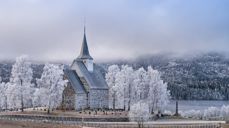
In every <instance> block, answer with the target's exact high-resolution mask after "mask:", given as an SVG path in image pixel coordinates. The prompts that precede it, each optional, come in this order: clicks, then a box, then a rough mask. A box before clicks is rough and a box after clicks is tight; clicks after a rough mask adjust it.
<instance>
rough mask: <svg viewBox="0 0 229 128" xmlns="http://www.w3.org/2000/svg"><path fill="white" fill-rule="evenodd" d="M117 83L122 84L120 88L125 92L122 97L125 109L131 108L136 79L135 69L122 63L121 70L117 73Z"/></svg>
mask: <svg viewBox="0 0 229 128" xmlns="http://www.w3.org/2000/svg"><path fill="white" fill-rule="evenodd" d="M116 77H117V79H116V81H117V84H118V85H119V86H120V89H122V90H120V91H121V92H122V93H123V96H122V97H121V98H120V97H119V98H120V99H122V102H123V106H124V108H123V109H124V110H130V103H131V90H132V84H133V80H134V70H133V68H132V67H130V66H128V65H122V66H121V70H120V72H119V73H117V75H116Z"/></svg>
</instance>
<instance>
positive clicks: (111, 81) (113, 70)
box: [105, 65, 120, 109]
mask: <svg viewBox="0 0 229 128" xmlns="http://www.w3.org/2000/svg"><path fill="white" fill-rule="evenodd" d="M119 71H120V69H119V67H118V66H117V65H112V66H110V67H109V68H108V73H107V74H106V76H105V77H106V81H107V85H108V87H109V108H113V109H116V108H117V107H116V106H117V105H116V104H115V103H116V100H117V99H118V98H117V95H116V92H117V91H118V87H117V84H116V74H117V73H118V72H119Z"/></svg>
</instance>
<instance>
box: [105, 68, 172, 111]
mask: <svg viewBox="0 0 229 128" xmlns="http://www.w3.org/2000/svg"><path fill="white" fill-rule="evenodd" d="M106 81H107V84H108V86H109V93H110V97H111V98H110V100H109V101H110V103H112V104H113V108H115V109H125V110H130V106H131V105H132V104H135V103H137V102H139V101H145V102H147V103H148V105H149V108H148V109H149V111H150V112H153V111H161V110H163V108H164V107H165V106H166V105H167V103H168V101H169V96H170V93H169V91H168V90H167V84H166V83H164V82H163V81H162V80H161V76H160V73H159V72H158V71H156V70H153V69H152V67H148V70H147V71H146V70H145V69H144V68H139V69H137V70H135V71H134V70H133V68H132V67H129V66H127V65H123V66H121V69H120V68H119V67H118V66H117V65H112V66H110V67H109V68H108V72H107V74H106ZM115 103H116V104H115ZM110 106H111V104H110ZM114 106H115V107H114Z"/></svg>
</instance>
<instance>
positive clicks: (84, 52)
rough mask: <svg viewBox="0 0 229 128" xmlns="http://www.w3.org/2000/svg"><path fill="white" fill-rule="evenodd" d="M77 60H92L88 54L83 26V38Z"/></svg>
mask: <svg viewBox="0 0 229 128" xmlns="http://www.w3.org/2000/svg"><path fill="white" fill-rule="evenodd" d="M78 58H79V59H93V58H92V57H91V55H90V53H89V50H88V45H87V39H86V28H85V26H84V36H83V42H82V46H81V51H80V55H79V56H78Z"/></svg>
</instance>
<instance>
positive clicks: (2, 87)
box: [0, 77, 7, 109]
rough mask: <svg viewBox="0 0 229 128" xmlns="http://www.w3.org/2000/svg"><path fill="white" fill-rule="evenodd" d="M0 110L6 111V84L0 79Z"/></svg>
mask: <svg viewBox="0 0 229 128" xmlns="http://www.w3.org/2000/svg"><path fill="white" fill-rule="evenodd" d="M0 82H1V83H0V109H7V91H6V90H7V84H6V83H5V82H2V78H1V77H0Z"/></svg>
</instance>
